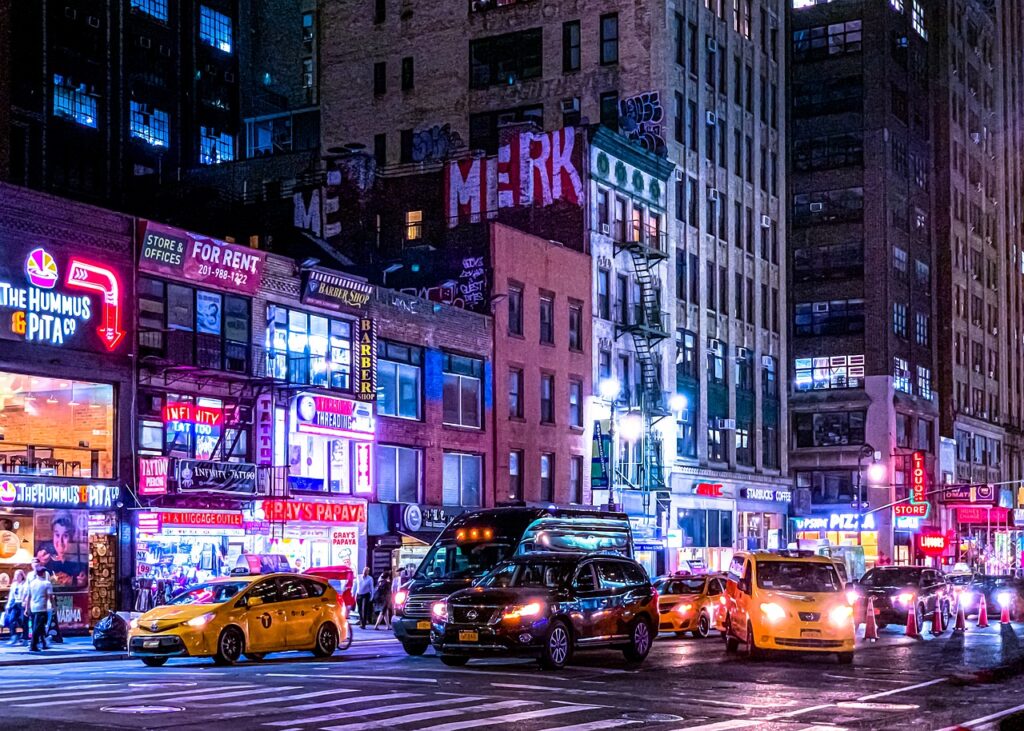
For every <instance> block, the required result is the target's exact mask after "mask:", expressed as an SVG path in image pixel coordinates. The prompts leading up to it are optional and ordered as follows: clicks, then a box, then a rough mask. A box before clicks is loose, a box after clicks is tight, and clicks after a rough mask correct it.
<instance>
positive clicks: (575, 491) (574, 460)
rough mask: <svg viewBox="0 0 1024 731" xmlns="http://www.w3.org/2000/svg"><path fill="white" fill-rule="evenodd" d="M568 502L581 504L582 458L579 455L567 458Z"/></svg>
mask: <svg viewBox="0 0 1024 731" xmlns="http://www.w3.org/2000/svg"><path fill="white" fill-rule="evenodd" d="M569 502H570V503H573V504H575V505H582V504H583V457H581V456H579V455H573V456H572V457H570V458H569Z"/></svg>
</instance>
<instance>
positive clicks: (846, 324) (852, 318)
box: [793, 299, 864, 335]
mask: <svg viewBox="0 0 1024 731" xmlns="http://www.w3.org/2000/svg"><path fill="white" fill-rule="evenodd" d="M793 332H794V334H795V335H847V334H857V333H862V332H864V300H863V299H848V300H830V301H826V302H798V303H796V305H794V317H793Z"/></svg>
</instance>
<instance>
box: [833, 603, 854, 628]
mask: <svg viewBox="0 0 1024 731" xmlns="http://www.w3.org/2000/svg"><path fill="white" fill-rule="evenodd" d="M852 618H853V607H851V606H849V605H848V604H844V605H842V606H839V607H833V609H832V611H830V612H829V613H828V621H829V622H831V623H832V624H834V625H835V626H836V627H842V626H843V625H844V624H849V623H850V620H851V619H852Z"/></svg>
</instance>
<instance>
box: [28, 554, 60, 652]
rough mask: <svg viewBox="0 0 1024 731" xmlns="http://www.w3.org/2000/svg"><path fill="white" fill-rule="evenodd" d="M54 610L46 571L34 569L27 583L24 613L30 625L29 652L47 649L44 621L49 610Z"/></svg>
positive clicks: (51, 591) (51, 589) (51, 585)
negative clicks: (30, 642) (31, 577)
mask: <svg viewBox="0 0 1024 731" xmlns="http://www.w3.org/2000/svg"><path fill="white" fill-rule="evenodd" d="M56 608H57V607H56V605H55V604H54V601H53V584H51V583H50V580H49V578H47V571H46V569H44V568H43V567H42V566H39V567H38V568H36V571H35V578H34V579H33V580H32V581H31V582H29V585H28V591H27V593H26V596H25V612H26V613H27V614H28V616H29V617H30V619H31V623H32V646H31V647H30V648H29V650H30V651H31V652H39V651H40V650H45V649H47V645H46V621H47V619H48V618H49V610H50V609H56Z"/></svg>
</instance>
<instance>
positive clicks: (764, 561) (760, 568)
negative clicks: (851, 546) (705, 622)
mask: <svg viewBox="0 0 1024 731" xmlns="http://www.w3.org/2000/svg"><path fill="white" fill-rule="evenodd" d="M725 592H726V606H725V609H726V616H725V632H724V637H725V643H726V650H727V651H729V652H736V651H737V650H738V649H739V646H740V644H741V643H742V644H744V645H745V646H746V651H747V654H748V655H749V656H751V657H756V656H759V655H761V654H762V653H763V652H764V651H765V650H795V651H799V652H834V653H836V654H837V655H838V657H839V662H841V663H843V664H848V663H851V662H853V649H854V637H855V630H854V624H853V607H851V606H850V602H849V600H848V598H847V596H846V592H845V591H844V587H843V581H842V579H841V578H840V576H839V572H838V571H837V570H836V567H835V564H834V563H833V562H832V560H831V559H830V558H827V557H825V556H816V555H814V554H813V553H812V552H810V551H751V552H743V553H737V554H735V555H734V556H733V559H732V563H731V564H730V565H729V578H728V581H727V584H726V590H725Z"/></svg>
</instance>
